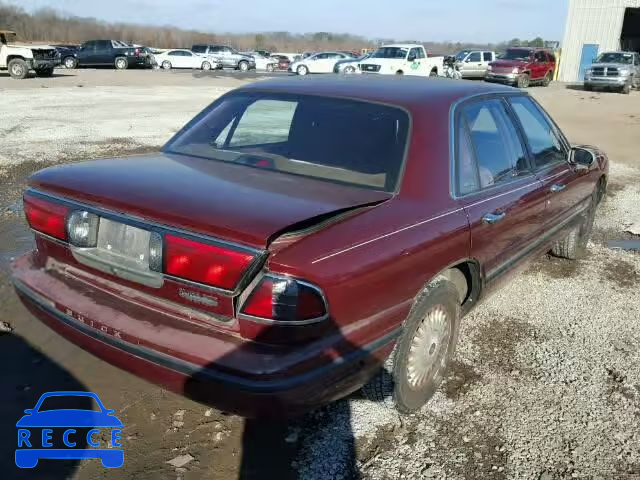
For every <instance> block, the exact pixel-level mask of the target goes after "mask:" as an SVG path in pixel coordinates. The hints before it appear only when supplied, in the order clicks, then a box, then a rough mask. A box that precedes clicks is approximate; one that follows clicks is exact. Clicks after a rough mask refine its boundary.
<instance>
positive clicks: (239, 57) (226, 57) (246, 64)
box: [191, 44, 256, 72]
mask: <svg viewBox="0 0 640 480" xmlns="http://www.w3.org/2000/svg"><path fill="white" fill-rule="evenodd" d="M191 51H192V52H193V53H196V54H198V55H204V56H207V55H208V56H212V57H215V58H216V59H217V60H218V61H219V62H220V65H221V66H222V67H221V68H233V69H235V70H241V71H243V72H246V71H248V70H253V69H255V68H256V62H255V60H254V59H253V58H252V57H250V56H249V55H243V54H241V53H240V52H238V51H237V50H236V49H234V48H232V47H229V46H226V45H202V44H201V45H193V46H192V47H191Z"/></svg>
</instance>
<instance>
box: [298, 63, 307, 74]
mask: <svg viewBox="0 0 640 480" xmlns="http://www.w3.org/2000/svg"><path fill="white" fill-rule="evenodd" d="M296 73H297V74H298V75H302V76H304V75H306V74H307V73H309V69H308V68H307V67H306V65H300V66H299V67H298V68H296Z"/></svg>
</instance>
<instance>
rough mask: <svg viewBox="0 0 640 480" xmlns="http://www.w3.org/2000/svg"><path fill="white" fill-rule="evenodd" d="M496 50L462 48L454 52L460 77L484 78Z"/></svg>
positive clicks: (494, 57)
mask: <svg viewBox="0 0 640 480" xmlns="http://www.w3.org/2000/svg"><path fill="white" fill-rule="evenodd" d="M495 59H496V52H492V51H488V50H462V51H461V52H458V53H457V54H456V64H457V65H458V67H459V68H460V73H462V78H484V77H485V75H486V74H487V69H488V68H489V63H491V62H493V61H494V60H495Z"/></svg>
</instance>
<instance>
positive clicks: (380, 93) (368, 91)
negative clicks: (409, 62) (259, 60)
mask: <svg viewBox="0 0 640 480" xmlns="http://www.w3.org/2000/svg"><path fill="white" fill-rule="evenodd" d="M238 91H247V92H258V91H262V92H273V93H293V94H302V95H304V94H307V95H319V96H327V97H342V98H350V99H354V100H361V101H369V102H377V103H385V104H390V105H396V106H400V107H403V108H406V109H407V110H410V111H418V110H421V111H428V110H429V109H430V107H432V106H434V105H438V106H443V105H445V106H447V105H451V104H452V103H455V102H457V101H459V100H463V99H465V98H468V97H472V96H476V95H483V94H494V93H514V92H517V91H518V90H516V89H514V88H513V87H507V86H504V85H499V84H492V83H486V82H474V81H469V80H464V81H455V80H451V79H445V78H425V77H417V76H409V75H406V76H398V75H335V76H334V75H330V76H329V75H327V76H317V77H310V76H304V77H281V78H274V79H270V80H264V81H261V82H255V83H252V84H247V85H244V86H242V87H240V88H239V89H238Z"/></svg>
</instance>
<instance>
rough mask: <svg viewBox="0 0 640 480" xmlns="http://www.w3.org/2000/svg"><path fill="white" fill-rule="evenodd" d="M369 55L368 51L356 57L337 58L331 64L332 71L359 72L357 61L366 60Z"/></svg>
mask: <svg viewBox="0 0 640 480" xmlns="http://www.w3.org/2000/svg"><path fill="white" fill-rule="evenodd" d="M370 55H371V53H368V54H366V55H362V56H360V57H357V58H345V59H344V60H338V61H337V62H336V64H335V65H334V66H333V73H360V68H359V67H358V63H360V62H361V61H362V60H366V59H367V58H369V56H370Z"/></svg>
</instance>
